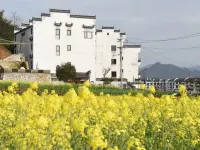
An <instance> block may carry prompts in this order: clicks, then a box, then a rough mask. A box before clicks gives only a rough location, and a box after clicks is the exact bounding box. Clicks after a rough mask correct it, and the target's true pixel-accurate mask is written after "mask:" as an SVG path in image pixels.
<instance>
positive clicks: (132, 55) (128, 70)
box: [122, 48, 141, 82]
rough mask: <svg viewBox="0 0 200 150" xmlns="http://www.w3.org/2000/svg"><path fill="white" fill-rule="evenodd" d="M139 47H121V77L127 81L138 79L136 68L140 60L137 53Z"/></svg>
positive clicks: (139, 49)
mask: <svg viewBox="0 0 200 150" xmlns="http://www.w3.org/2000/svg"><path fill="white" fill-rule="evenodd" d="M140 51H141V48H124V49H123V54H122V55H123V67H122V68H123V77H124V78H126V79H127V80H128V81H129V82H133V80H134V79H138V68H139V65H140V62H138V59H139V57H138V54H139V53H140Z"/></svg>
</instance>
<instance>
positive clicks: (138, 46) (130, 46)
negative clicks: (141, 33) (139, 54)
mask: <svg viewBox="0 0 200 150" xmlns="http://www.w3.org/2000/svg"><path fill="white" fill-rule="evenodd" d="M124 48H141V45H124Z"/></svg>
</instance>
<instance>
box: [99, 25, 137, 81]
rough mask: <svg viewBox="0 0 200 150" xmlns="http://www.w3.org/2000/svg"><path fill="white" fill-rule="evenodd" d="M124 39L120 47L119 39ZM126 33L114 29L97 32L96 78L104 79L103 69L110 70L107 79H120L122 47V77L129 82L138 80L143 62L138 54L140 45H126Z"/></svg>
mask: <svg viewBox="0 0 200 150" xmlns="http://www.w3.org/2000/svg"><path fill="white" fill-rule="evenodd" d="M120 38H121V39H123V40H122V43H121V45H120V42H119V39H120ZM125 42H126V33H121V32H120V30H115V29H114V27H102V29H101V30H97V32H96V78H97V80H98V81H100V80H101V78H102V77H103V73H102V71H103V69H108V68H109V69H110V72H109V73H108V74H107V76H106V77H109V78H110V77H112V78H118V79H119V78H120V47H123V49H122V77H123V78H124V79H127V81H128V82H133V81H134V79H137V78H138V67H139V65H140V62H141V60H140V59H139V58H138V54H139V53H140V51H141V46H140V45H125V44H123V43H125Z"/></svg>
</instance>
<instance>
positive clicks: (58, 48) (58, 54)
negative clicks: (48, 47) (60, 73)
mask: <svg viewBox="0 0 200 150" xmlns="http://www.w3.org/2000/svg"><path fill="white" fill-rule="evenodd" d="M56 56H60V46H59V45H56Z"/></svg>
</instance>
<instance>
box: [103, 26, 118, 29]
mask: <svg viewBox="0 0 200 150" xmlns="http://www.w3.org/2000/svg"><path fill="white" fill-rule="evenodd" d="M102 29H115V27H104V26H103V27H102Z"/></svg>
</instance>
